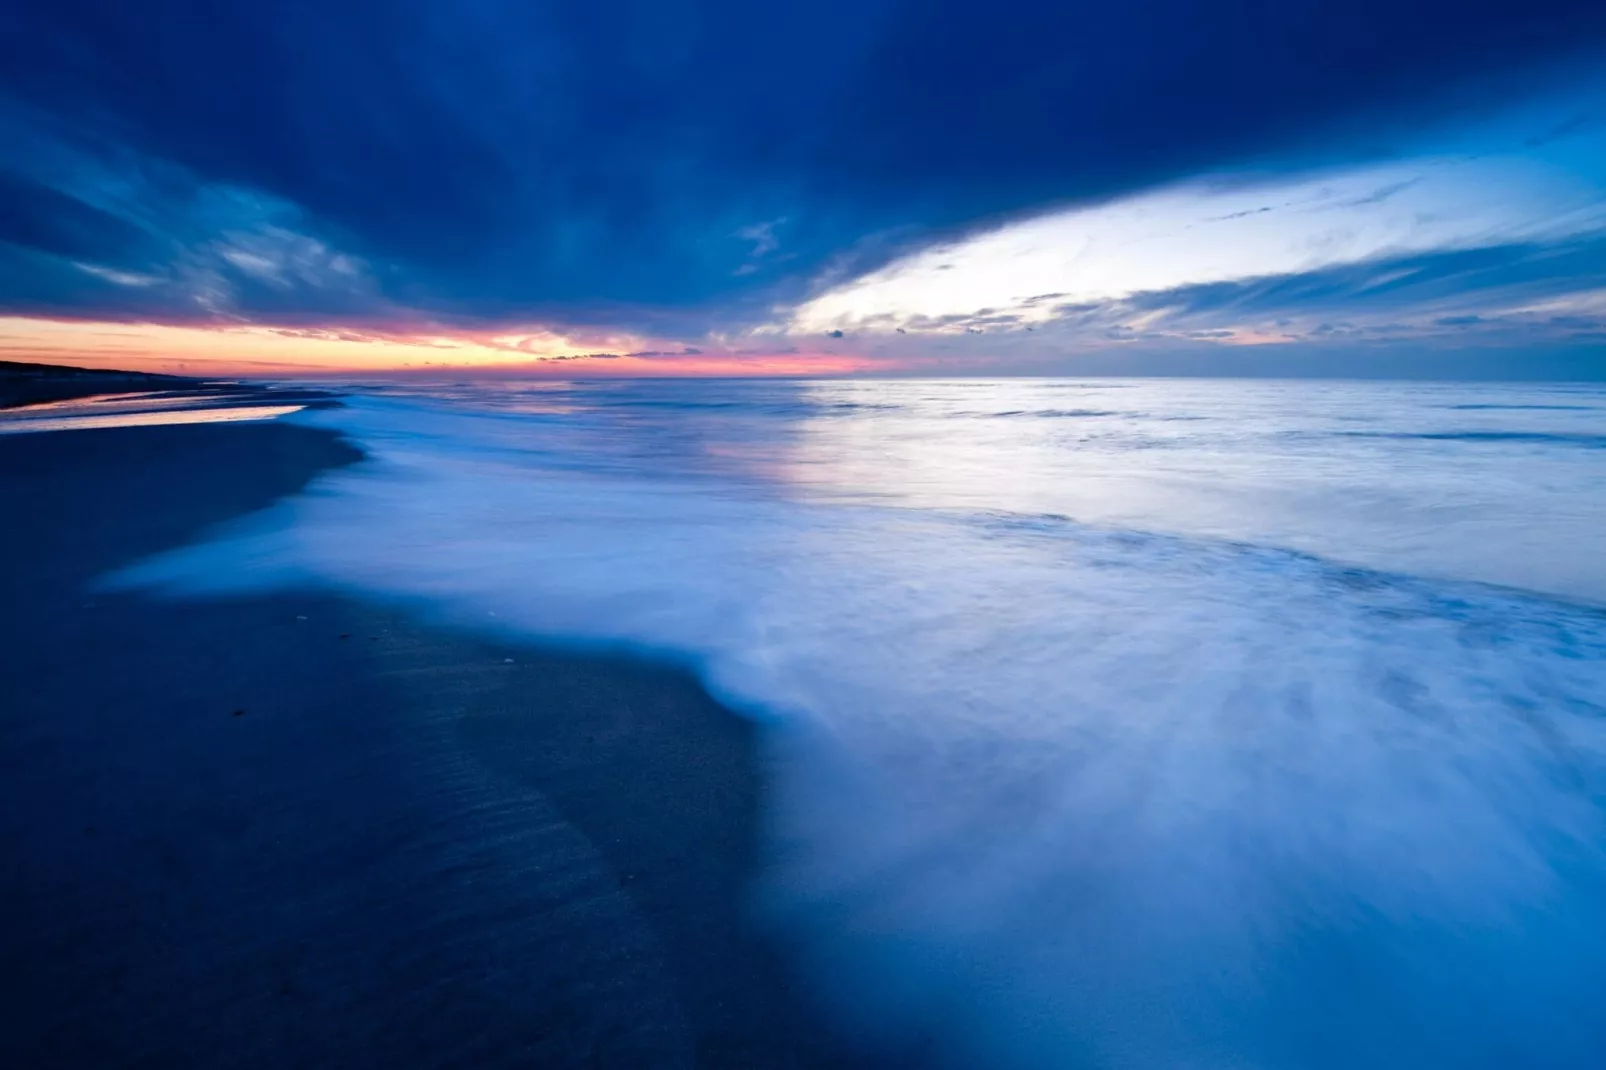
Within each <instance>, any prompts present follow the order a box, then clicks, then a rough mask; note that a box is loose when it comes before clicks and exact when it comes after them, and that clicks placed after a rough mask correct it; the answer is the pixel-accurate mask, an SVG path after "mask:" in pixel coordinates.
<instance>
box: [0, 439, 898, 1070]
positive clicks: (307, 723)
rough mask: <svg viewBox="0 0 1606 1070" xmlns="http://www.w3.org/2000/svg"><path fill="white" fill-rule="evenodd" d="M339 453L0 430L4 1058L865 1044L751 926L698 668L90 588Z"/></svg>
mask: <svg viewBox="0 0 1606 1070" xmlns="http://www.w3.org/2000/svg"><path fill="white" fill-rule="evenodd" d="M360 456H361V455H360V453H359V452H358V451H357V450H356V449H355V448H353V447H352V446H351V445H349V444H348V443H346V442H345V441H344V440H343V439H341V438H340V437H339V436H337V435H335V434H333V433H330V432H326V431H321V430H314V429H309V428H306V427H300V426H294V425H285V424H267V423H264V424H230V425H191V426H183V427H154V428H136V429H118V430H86V431H72V432H62V433H42V434H23V435H14V436H9V437H7V438H3V439H0V493H3V494H4V495H5V498H6V500H7V501H8V502H10V503H12V504H13V507H12V509H11V510H10V519H8V522H7V523H6V524H5V525H0V560H5V561H6V562H8V563H9V566H10V567H8V568H6V569H4V570H0V592H3V597H4V604H5V605H6V607H7V613H6V614H5V616H4V618H3V620H4V624H3V625H0V629H3V634H0V724H3V726H4V727H3V732H0V852H3V854H4V856H5V857H6V859H7V861H8V865H7V866H6V867H5V869H4V872H3V875H0V958H3V960H4V961H5V963H6V964H7V969H6V989H7V991H6V992H5V993H4V997H3V998H4V1000H5V1003H6V1005H7V1008H8V1019H9V1024H8V1025H7V1026H6V1028H5V1029H3V1030H0V1065H6V1066H16V1067H24V1066H26V1067H46V1066H49V1067H85V1068H89V1067H94V1068H106V1067H119V1066H129V1067H132V1066H205V1067H208V1068H219V1067H240V1068H255V1067H264V1068H265V1067H281V1066H297V1067H318V1066H328V1067H336V1066H338V1067H374V1068H381V1067H382V1068H385V1070H392V1068H394V1067H397V1066H408V1067H432V1066H433V1067H446V1066H469V1065H472V1066H476V1067H497V1066H515V1065H517V1066H532V1065H533V1066H541V1067H547V1068H553V1067H580V1066H632V1067H660V1066H662V1067H671V1066H672V1067H690V1066H693V1065H695V1066H699V1067H732V1068H736V1067H741V1068H764V1067H777V1068H780V1067H786V1068H799V1067H825V1066H851V1065H859V1064H858V1063H857V1062H856V1060H854V1059H850V1058H849V1057H848V1056H847V1055H846V1054H844V1053H843V1052H842V1051H840V1050H837V1049H835V1048H834V1047H833V1043H832V1041H831V1040H830V1039H829V1038H828V1035H827V1033H826V1032H825V1031H824V1030H823V1029H822V1028H821V1026H820V1025H819V1023H818V1022H817V1021H816V1019H815V1018H814V1016H813V1013H812V1011H811V1009H810V1007H809V1005H808V1002H809V1001H808V1000H807V999H804V998H801V997H800V996H799V995H797V993H796V992H795V991H794V990H793V989H792V988H791V987H790V979H789V977H788V976H787V974H786V972H785V970H784V969H783V968H782V966H781V964H780V963H779V962H778V960H777V957H776V955H775V954H774V952H773V950H772V949H771V947H770V946H769V944H768V943H767V942H766V941H765V940H763V939H762V938H761V937H760V936H759V935H758V934H757V933H756V932H755V931H754V929H753V927H752V926H751V925H750V924H749V918H748V901H747V882H748V880H749V878H750V877H751V875H752V870H753V867H754V861H755V859H754V852H755V850H756V839H757V835H758V827H757V826H758V821H759V815H760V812H761V807H762V788H761V771H762V762H761V750H760V747H759V740H758V739H757V735H756V730H755V728H754V727H753V726H752V725H751V724H750V723H748V722H746V721H743V720H741V719H739V718H737V717H736V716H734V715H732V714H730V713H729V712H727V711H725V710H724V709H722V708H721V707H720V706H718V705H717V704H716V703H715V702H714V701H713V700H712V699H710V698H709V697H708V695H707V694H706V692H704V691H703V689H702V688H701V687H700V686H699V685H698V684H697V683H696V682H695V681H694V680H693V679H691V678H690V677H689V676H688V675H686V674H685V673H683V672H680V671H678V670H675V669H672V668H668V667H663V666H658V665H653V664H648V663H642V662H637V661H633V660H624V659H617V658H608V657H600V656H595V657H593V656H576V655H571V654H567V653H561V652H553V651H543V650H539V649H530V648H528V647H523V646H515V645H510V644H508V643H503V642H498V641H494V640H491V639H486V638H483V637H476V636H472V635H465V634H460V633H454V632H449V631H444V630H441V629H437V628H430V627H425V626H421V625H420V624H419V623H418V622H417V621H415V620H414V619H412V618H411V617H410V616H409V615H408V613H406V612H404V611H402V610H399V609H395V608H386V607H382V606H375V605H370V604H366V603H363V602H360V601H357V600H355V599H352V598H349V597H344V596H340V595H337V594H334V593H331V592H326V591H314V590H303V591H293V592H281V593H272V594H264V595H262V596H256V597H229V598H224V599H215V600H207V601H169V600H164V599H159V598H153V597H148V596H142V595H135V594H128V593H115V594H111V593H104V592H97V591H95V590H94V589H93V581H94V580H95V579H96V578H97V577H99V576H103V575H105V574H106V573H107V572H108V571H110V570H113V569H115V568H117V567H119V566H122V565H125V564H127V563H130V562H132V561H134V560H136V559H138V558H140V557H142V556H144V555H147V554H150V553H153V552H156V551H159V550H162V549H164V548H168V547H173V546H176V545H181V544H183V543H185V542H187V541H189V540H192V539H194V538H196V537H197V536H198V535H199V534H201V533H202V532H203V531H204V530H205V529H207V528H208V527H210V526H212V525H215V524H218V523H222V522H225V521H228V520H230V519H232V518H236V517H239V516H241V515H243V514H246V513H249V512H251V511H254V510H257V509H260V508H263V507H265V506H267V505H269V504H270V503H272V502H273V501H274V500H275V499H277V498H279V497H282V496H284V495H286V494H290V493H293V492H296V491H298V490H300V489H302V488H303V487H305V486H306V485H307V484H308V482H309V481H311V480H312V479H314V478H315V477H316V476H317V475H318V473H319V472H321V471H325V470H327V469H328V468H330V467H331V466H339V465H346V464H351V463H353V462H356V461H358V460H359V459H360ZM867 1065H876V1066H888V1065H892V1064H891V1063H889V1062H888V1061H887V1060H886V1059H885V1058H877V1059H875V1060H874V1061H873V1063H870V1064H867Z"/></svg>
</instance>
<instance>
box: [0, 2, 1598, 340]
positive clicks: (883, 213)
mask: <svg viewBox="0 0 1606 1070" xmlns="http://www.w3.org/2000/svg"><path fill="white" fill-rule="evenodd" d="M7 22H8V25H7V32H6V34H5V35H4V36H3V38H0V93H3V94H4V96H5V98H6V99H7V101H9V103H10V105H11V106H12V107H14V108H20V109H25V110H26V111H27V113H28V114H29V115H30V116H32V117H33V118H32V119H30V120H29V121H30V123H31V127H32V129H33V135H32V136H31V137H30V138H27V139H12V138H8V139H6V141H5V142H4V143H3V144H0V243H3V244H0V282H3V283H4V284H5V286H6V289H5V291H4V292H3V293H0V301H3V302H5V304H6V305H7V306H8V307H12V308H16V307H18V306H19V305H25V306H28V307H34V306H50V307H58V308H67V309H77V310H79V311H81V312H83V313H84V314H92V313H94V312H95V311H97V310H107V309H113V310H115V309H128V308H138V309H142V310H144V313H145V314H159V313H164V312H165V313H166V314H168V315H171V316H173V317H177V318H184V317H189V316H199V315H209V314H214V313H216V312H217V310H218V308H221V307H223V306H225V305H226V306H227V308H228V309H229V310H231V313H232V314H238V315H258V316H269V317H271V316H280V315H289V314H291V313H292V312H295V311H299V312H302V313H308V312H309V311H317V312H322V313H324V314H328V315H341V314H353V315H355V314H359V313H360V314H362V315H374V314H375V313H376V310H383V309H384V308H386V307H390V306H403V307H408V308H414V309H423V310H428V311H432V312H437V313H440V314H443V315H458V316H466V317H471V318H472V317H480V318H488V319H498V318H518V317H524V318H529V317H530V316H533V315H558V316H566V317H571V318H579V319H585V318H593V319H599V320H615V321H617V320H618V319H619V318H620V317H625V318H628V317H630V316H631V315H633V314H634V313H633V312H631V308H632V307H633V306H638V305H642V306H652V307H656V308H658V309H660V310H661V309H664V308H673V307H676V306H680V307H688V306H696V305H699V304H702V303H706V302H711V301H722V302H730V301H736V302H738V307H739V302H740V300H741V299H742V298H743V296H744V295H768V296H765V297H763V298H762V300H765V301H768V300H771V299H773V295H774V293H775V290H774V287H776V285H777V284H778V282H780V281H782V280H792V285H794V286H796V285H798V284H799V280H804V279H808V278H811V277H816V276H818V275H819V273H821V272H828V271H831V270H835V271H836V272H838V273H842V272H846V271H848V270H850V269H852V268H853V267H855V266H863V265H866V264H870V263H874V262H875V261H876V260H878V259H881V258H884V257H886V256H888V255H891V254H893V253H895V252H896V251H897V250H898V249H899V248H901V247H902V246H903V244H904V243H907V242H909V241H914V240H918V239H920V238H921V237H922V236H928V235H930V234H932V233H935V232H938V231H941V230H943V229H946V228H954V227H962V226H965V225H967V224H969V223H972V222H974V221H976V220H979V219H984V218H992V217H996V216H998V215H999V214H1001V213H1010V212H1014V211H1019V210H1023V209H1026V208H1029V207H1032V206H1036V205H1042V204H1045V203H1048V202H1058V201H1064V200H1068V199H1075V198H1083V197H1093V196H1100V195H1106V194H1111V193H1115V192H1119V191H1121V190H1124V189H1128V188H1132V187H1135V186H1139V185H1142V184H1146V183H1150V182H1154V181H1158V180H1162V179H1166V178H1169V177H1174V176H1177V175H1181V174H1187V173H1191V172H1193V171H1196V170H1198V169H1200V168H1205V167H1209V166H1213V165H1218V164H1222V163H1226V162H1231V161H1236V160H1240V159H1242V158H1244V157H1245V156H1246V155H1251V154H1255V153H1259V152H1267V151H1272V150H1277V151H1281V152H1284V153H1295V154H1297V153H1298V152H1301V151H1310V152H1317V151H1318V148H1317V145H1318V142H1317V141H1315V140H1313V139H1314V138H1316V137H1317V136H1318V135H1321V134H1322V132H1323V131H1330V130H1333V129H1343V128H1344V124H1346V123H1352V122H1354V121H1356V120H1358V119H1360V118H1361V117H1366V119H1367V122H1366V124H1365V125H1366V128H1367V130H1368V136H1369V137H1371V138H1373V139H1374V140H1375V142H1376V143H1377V144H1380V145H1385V144H1386V143H1387V142H1388V141H1389V138H1390V137H1391V136H1393V133H1392V132H1395V131H1399V130H1404V129H1405V128H1407V127H1409V126H1410V124H1411V122H1412V121H1413V118H1414V117H1416V116H1414V113H1412V112H1411V111H1409V110H1407V105H1409V107H1410V108H1416V107H1419V106H1425V105H1423V104H1422V102H1423V101H1436V102H1438V104H1440V105H1443V106H1449V104H1450V103H1457V102H1459V103H1461V104H1466V103H1468V102H1475V101H1476V99H1477V98H1479V97H1480V95H1481V96H1482V97H1484V98H1487V99H1495V98H1498V97H1499V96H1500V95H1501V94H1502V93H1504V92H1506V91H1508V90H1509V89H1510V87H1511V85H1512V84H1513V83H1514V82H1516V81H1519V80H1521V79H1522V78H1524V77H1526V76H1527V75H1526V74H1525V73H1524V72H1527V71H1530V70H1532V69H1533V68H1534V66H1535V65H1536V64H1539V65H1542V64H1543V63H1547V62H1557V61H1559V60H1560V59H1562V58H1565V57H1567V56H1569V55H1573V54H1579V53H1580V52H1581V50H1584V49H1587V48H1588V47H1590V46H1592V45H1594V44H1596V43H1598V42H1600V40H1601V38H1602V34H1603V32H1606V5H1602V4H1600V3H1598V2H1594V0H1591V2H1587V3H1586V2H1572V0H1529V2H1526V3H1520V4H1519V3H1476V2H1474V3H1467V2H1451V0H1391V2H1384V0H1358V2H1352V3H1347V4H1343V5H1336V4H1331V3H1325V2H1323V3H1316V2H1309V0H1288V2H1284V3H1275V4H1269V3H1211V4H1204V3H1197V2H1193V3H1183V2H1180V0H1145V2H1133V3H1122V4H1100V5H1091V4H1067V3H1039V4H996V3H993V4H984V3H978V2H959V0H923V2H920V3H914V2H908V3H903V2H890V0H851V2H847V0H828V2H817V3H810V4H807V5H799V4H760V3H752V2H751V0H741V2H736V0H718V2H706V3H689V2H673V0H670V2H665V0H655V2H644V0H631V2H618V0H585V2H570V0H563V2H553V3H527V2H515V0H451V2H448V0H279V2H274V3H265V2H261V0H257V2H251V3H245V2H232V3H231V2H227V0H218V2H210V3H202V2H200V0H147V2H145V3H140V4H130V3H117V2H111V0H49V2H44V0H13V2H12V3H11V4H10V5H8V15H7ZM1333 124H1338V125H1337V126H1334V125H1333ZM52 139H55V140H54V141H53V140H52ZM57 142H59V143H60V144H65V145H71V146H75V148H73V149H72V152H69V153H67V155H65V156H63V157H62V158H61V159H59V160H58V159H56V157H55V155H53V154H55V153H57V152H58V149H59V146H58V145H57V144H56V143H57ZM52 146H56V147H52ZM62 151H65V150H62ZM46 157H49V159H45V158H46ZM42 160H45V162H44V163H41V161H42ZM63 161H65V162H63ZM251 194H256V195H260V196H261V197H262V198H265V200H264V201H263V203H264V204H268V205H269V206H270V208H271V210H268V209H263V208H262V205H261V204H256V205H253V204H250V203H244V204H243V206H242V199H243V200H244V201H249V199H250V195H251ZM220 198H221V200H222V201H224V202H227V205H226V206H225V209H218V208H217V207H216V202H218V201H219V200H220ZM58 261H59V262H58ZM69 262H79V263H83V264H86V265H88V267H87V268H73V267H70V266H63V263H69ZM358 265H360V266H361V271H360V272H359V271H357V270H356V267H357V266H358ZM151 280H155V281H151ZM209 286H210V287H213V288H214V290H215V292H213V293H212V296H211V298H208V296H207V293H208V291H207V287H209ZM14 287H15V288H14ZM752 299H753V300H759V298H758V297H752ZM209 301H211V303H210V304H209ZM655 314H660V313H655Z"/></svg>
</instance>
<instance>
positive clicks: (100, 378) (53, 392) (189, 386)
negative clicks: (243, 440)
mask: <svg viewBox="0 0 1606 1070" xmlns="http://www.w3.org/2000/svg"><path fill="white" fill-rule="evenodd" d="M218 382H219V380H215V379H210V380H209V379H197V378H191V377H189V376H183V375H159V374H155V373H151V372H129V371H108V370H103V369H100V368H74V367H68V366H66V365H61V364H28V363H23V362H20V361H10V360H0V409H10V408H17V407H19V406H22V405H39V404H42V403H44V402H49V401H71V400H72V399H74V398H84V397H93V396H95V395H96V394H116V393H131V392H134V391H139V390H195V389H200V388H202V387H205V386H208V385H216V384H217V383H218Z"/></svg>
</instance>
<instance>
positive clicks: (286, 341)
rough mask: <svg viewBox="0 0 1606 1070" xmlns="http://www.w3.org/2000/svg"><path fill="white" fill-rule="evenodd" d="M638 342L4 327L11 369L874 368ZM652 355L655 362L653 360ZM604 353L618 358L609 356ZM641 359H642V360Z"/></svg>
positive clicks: (493, 335) (353, 331)
mask: <svg viewBox="0 0 1606 1070" xmlns="http://www.w3.org/2000/svg"><path fill="white" fill-rule="evenodd" d="M682 349H683V347H682V346H680V345H679V344H673V345H671V344H668V343H661V342H654V341H653V340H650V339H644V338H641V337H638V336H632V335H626V334H618V335H601V334H598V335H590V336H586V337H584V338H575V337H571V336H567V335H564V334H562V333H559V332H557V331H553V330H549V329H546V328H540V327H535V328H528V329H512V328H501V329H494V330H479V331H471V330H450V329H447V328H429V329H427V330H422V331H420V332H418V333H415V334H408V333H402V332H392V331H377V330H373V329H366V328H345V327H328V328H300V327H268V326H261V325H248V324H241V325H220V326H211V325H208V326H178V325H173V324H159V323H115V322H97V321H79V320H53V319H40V318H26V317H0V360H16V361H30V362H36V363H41V364H66V365H73V366H76V367H82V368H109V369H117V370H122V371H143V372H165V373H168V374H175V375H202V376H208V375H210V376H242V377H250V376H257V377H262V378H273V377H287V376H298V375H327V374H336V373H342V372H344V373H361V372H410V373H427V372H428V371H429V370H430V369H431V368H438V369H439V370H441V371H442V372H449V371H463V370H471V369H472V370H484V369H490V368H506V369H507V370H508V371H509V372H510V373H513V372H516V373H518V374H535V375H552V376H556V377H559V378H569V377H573V376H581V375H583V376H609V375H619V376H632V375H653V376H700V375H707V376H718V375H727V376H789V375H796V376H810V375H836V374H847V373H851V372H855V371H859V370H862V369H864V368H865V367H867V365H868V362H867V361H865V360H863V359H862V358H859V357H855V356H845V355H840V354H832V353H813V354H804V353H764V352H756V353H755V352H743V353H736V352H730V351H721V350H717V349H711V350H708V351H705V352H701V353H683V352H681V351H680V350H682ZM648 353H652V354H654V355H644V354H648ZM605 354H618V355H616V356H610V355H605ZM631 354H636V355H634V356H632V355H631Z"/></svg>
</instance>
